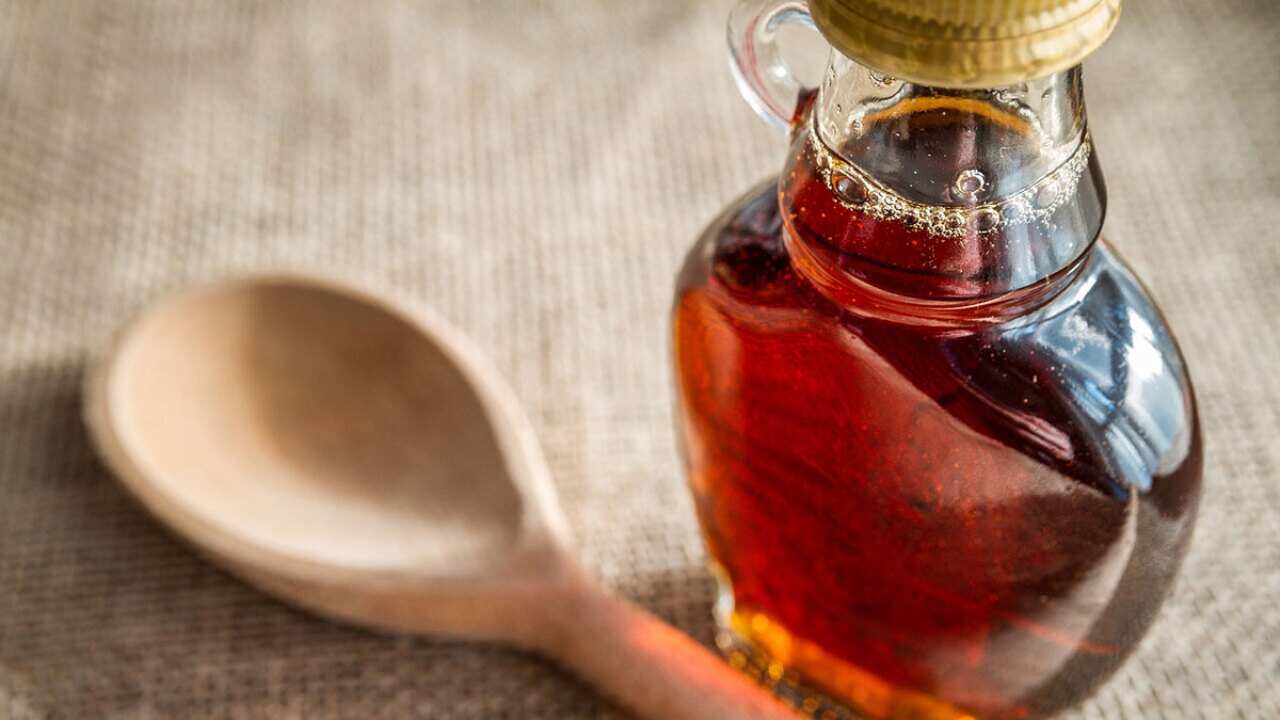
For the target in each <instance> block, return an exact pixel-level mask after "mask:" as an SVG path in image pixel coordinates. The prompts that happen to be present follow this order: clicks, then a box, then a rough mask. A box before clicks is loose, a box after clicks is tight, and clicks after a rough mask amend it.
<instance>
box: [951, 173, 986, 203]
mask: <svg viewBox="0 0 1280 720" xmlns="http://www.w3.org/2000/svg"><path fill="white" fill-rule="evenodd" d="M951 192H952V193H953V194H954V195H955V196H956V199H958V200H963V201H965V202H973V201H975V200H979V199H981V198H982V197H983V196H985V195H986V194H987V176H986V175H983V174H982V171H981V170H977V169H974V168H969V169H968V170H965V171H963V172H961V173H960V174H959V175H957V176H956V179H955V182H953V183H951Z"/></svg>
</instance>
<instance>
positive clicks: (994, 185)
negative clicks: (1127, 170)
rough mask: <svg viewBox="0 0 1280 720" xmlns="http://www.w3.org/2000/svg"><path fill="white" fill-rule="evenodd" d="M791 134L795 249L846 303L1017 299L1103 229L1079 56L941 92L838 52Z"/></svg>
mask: <svg viewBox="0 0 1280 720" xmlns="http://www.w3.org/2000/svg"><path fill="white" fill-rule="evenodd" d="M797 130H798V132H797V138H796V142H795V147H794V148H793V152H792V156H791V162H790V164H789V167H788V171H787V174H786V176H785V177H784V179H783V188H782V189H783V193H782V200H783V209H784V217H785V218H786V219H787V221H788V228H789V230H790V232H789V233H788V242H789V244H790V245H791V246H792V251H793V252H792V255H793V258H794V259H795V261H796V264H797V268H798V269H799V270H800V271H801V272H802V273H803V274H805V275H806V276H807V277H808V278H809V279H810V280H811V281H813V282H814V283H815V284H816V285H817V286H818V287H819V289H820V290H823V291H824V293H826V294H827V295H829V296H832V297H833V298H834V299H837V300H838V301H841V302H842V303H846V304H852V305H855V306H857V308H858V309H866V308H867V307H872V306H874V307H880V306H885V307H889V306H892V307H895V308H898V310H895V311H894V312H893V313H891V314H898V313H899V312H901V313H905V314H907V315H911V314H917V315H920V317H921V318H925V319H926V320H927V319H928V318H929V317H930V316H935V315H938V314H939V313H941V314H944V315H945V314H948V313H953V312H954V311H956V308H965V310H964V311H963V312H964V314H966V315H967V316H975V317H976V316H978V315H984V314H985V315H993V316H995V315H999V314H1000V313H995V312H994V311H993V308H996V307H998V306H999V307H1003V306H1005V305H1010V303H1011V302H1012V300H1013V299H1014V298H1022V299H1023V300H1020V301H1019V302H1017V303H1012V304H1013V305H1015V306H1017V307H1019V308H1020V307H1023V306H1024V305H1025V299H1026V298H1032V297H1039V296H1040V295H1044V294H1045V292H1047V290H1048V289H1051V287H1050V286H1056V285H1057V284H1059V283H1061V282H1062V281H1063V279H1064V278H1068V279H1069V276H1070V275H1071V274H1072V273H1070V272H1069V271H1070V270H1071V269H1072V268H1073V267H1075V266H1078V265H1079V264H1080V263H1082V262H1083V259H1084V257H1085V255H1086V254H1087V252H1088V249H1089V248H1090V247H1091V246H1092V243H1093V241H1094V239H1095V238H1096V237H1097V234H1098V231H1099V229H1100V227H1101V224H1102V217H1103V213H1104V208H1105V197H1104V194H1105V193H1104V189H1103V185H1102V178H1101V173H1100V172H1099V170H1098V166H1097V163H1096V161H1095V160H1094V157H1093V152H1092V144H1091V143H1090V141H1089V138H1088V132H1087V126H1086V122H1085V108H1084V95H1083V90H1082V84H1081V74H1080V69H1079V68H1078V67H1076V68H1073V69H1070V70H1067V71H1064V72H1061V73H1057V74H1055V75H1051V76H1048V77H1045V78H1042V79H1038V80H1035V81H1032V82H1028V83H1024V84H1020V85H1016V86H1010V87H1002V88H990V89H983V90H952V89H946V88H937V87H930V86H924V85H917V84H913V83H908V82H903V81H901V80H897V79H894V78H889V77H885V76H883V75H880V74H877V73H875V72H874V71H871V70H868V69H866V68H864V67H862V66H859V65H857V64H856V63H854V62H852V61H850V60H848V59H847V58H844V57H843V56H841V55H839V54H838V53H837V54H835V57H834V58H833V60H832V62H831V64H830V66H829V67H828V70H827V74H826V78H825V79H824V81H823V83H822V85H821V87H820V89H819V94H818V96H817V98H816V99H815V100H814V103H813V110H812V113H811V116H810V117H809V118H807V119H806V121H805V122H803V123H801V124H800V125H799V126H798V128H797ZM868 298H873V299H875V300H876V302H874V303H870V302H868ZM975 308H983V310H981V311H977V310H975Z"/></svg>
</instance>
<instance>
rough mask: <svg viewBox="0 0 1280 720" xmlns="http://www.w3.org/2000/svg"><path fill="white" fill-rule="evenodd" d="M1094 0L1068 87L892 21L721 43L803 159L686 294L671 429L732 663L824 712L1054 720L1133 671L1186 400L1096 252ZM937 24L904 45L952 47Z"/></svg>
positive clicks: (1138, 289)
mask: <svg viewBox="0 0 1280 720" xmlns="http://www.w3.org/2000/svg"><path fill="white" fill-rule="evenodd" d="M1047 4H1049V5H1055V4H1057V5H1073V6H1074V7H1076V9H1079V7H1080V6H1081V5H1082V3H1081V2H1079V0H1076V1H1074V2H1073V1H1072V0H1062V1H1061V2H1057V3H1055V2H1054V1H1053V0H1047ZM1083 4H1084V5H1089V2H1088V0H1086V1H1085V2H1084V3H1083ZM1094 4H1095V5H1097V6H1101V7H1102V11H1103V12H1106V11H1110V15H1107V16H1106V17H1105V18H1103V19H1102V20H1099V19H1098V18H1097V17H1094V18H1093V20H1092V22H1093V25H1090V26H1083V27H1082V26H1080V25H1078V24H1077V25H1076V26H1074V27H1072V26H1069V25H1070V23H1069V22H1066V21H1064V22H1062V23H1060V25H1061V27H1058V28H1057V29H1058V30H1062V31H1063V33H1064V34H1066V35H1070V36H1071V37H1074V38H1077V39H1078V38H1081V37H1086V38H1087V39H1088V40H1089V42H1088V43H1085V44H1084V45H1078V46H1076V47H1074V48H1073V49H1071V50H1070V51H1063V50H1061V46H1057V47H1058V51H1057V52H1058V55H1057V56H1056V59H1053V58H1051V60H1054V61H1053V62H1050V61H1048V60H1046V59H1045V58H1046V56H1047V55H1046V52H1045V51H1044V49H1043V48H1038V50H1039V52H1038V53H1037V52H1034V51H1035V50H1037V48H1032V50H1033V52H1019V50H1020V49H1021V50H1025V49H1026V47H1025V43H1026V42H1029V41H1019V42H1023V45H1020V46H1018V47H1015V48H1014V50H1013V51H1011V52H1008V53H1005V54H1003V55H1000V56H999V57H995V56H993V55H992V54H991V53H990V52H989V51H990V47H989V45H988V46H987V48H986V50H984V51H983V52H986V53H987V54H986V55H977V56H975V55H974V54H973V53H972V52H970V50H971V48H970V49H966V48H963V47H962V48H956V47H950V46H947V45H946V43H947V42H951V40H947V39H946V38H945V37H944V38H943V39H942V40H936V41H935V42H934V45H932V46H930V47H928V48H927V50H928V51H927V52H923V51H920V50H919V48H920V47H921V44H920V43H913V42H901V43H898V45H894V44H893V43H888V42H884V41H883V38H880V39H877V38H876V37H874V33H870V34H868V33H863V34H862V35H859V34H858V31H856V29H851V27H852V26H851V25H849V20H850V18H851V17H860V15H858V12H855V11H865V9H866V8H867V7H873V9H874V6H899V5H900V6H902V7H907V8H912V7H914V6H913V4H912V3H910V2H907V1H906V0H902V1H901V2H898V1H897V0H810V1H809V2H808V3H805V2H799V1H796V0H781V1H780V0H771V1H768V2H759V1H755V2H745V3H743V4H742V5H741V6H740V7H739V8H738V9H737V10H736V11H735V12H734V14H733V16H732V17H731V19H730V41H731V49H732V51H733V57H734V67H735V69H736V71H737V78H738V80H739V85H740V87H741V89H742V90H743V94H744V95H745V97H746V98H747V100H748V101H749V102H750V104H751V105H752V106H753V107H754V108H756V109H757V111H759V112H760V114H761V115H763V116H764V117H765V118H766V119H768V120H770V121H771V122H773V123H775V124H777V125H779V126H781V127H783V128H787V129H788V130H789V131H790V133H791V137H792V144H791V148H790V152H789V153H788V156H787V159H786V162H785V165H784V167H783V170H782V173H781V175H780V177H779V178H776V179H771V180H769V181H767V182H765V183H763V184H761V185H759V186H757V187H756V188H754V189H752V190H751V191H750V192H748V193H747V194H746V195H744V196H743V197H742V198H740V199H739V200H738V201H736V202H735V203H733V204H732V205H731V206H730V207H729V208H728V209H726V210H725V211H724V213H723V214H722V215H721V216H720V217H719V218H718V219H716V220H715V221H714V222H713V223H712V224H711V226H710V227H709V228H708V229H707V230H706V232H705V233H704V235H703V236H702V237H701V238H700V239H699V240H698V242H697V244H696V245H695V246H694V247H693V249H692V251H691V252H690V253H689V256H688V259H687V261H686V263H685V265H684V268H683V270H682V271H681V272H680V274H679V277H678V281H677V291H676V298H675V305H674V311H673V316H674V317H673V319H674V355H675V368H676V378H677V384H678V394H679V400H680V403H679V405H680V412H679V427H680V435H681V441H682V448H683V452H684V457H685V461H686V466H687V471H688V477H689V483H690V486H691V489H692V492H693V495H694V498H695V502H696V507H697V511H698V516H699V522H700V524H701V527H702V530H703V534H704V538H705V541H706V545H707V548H708V551H709V555H710V557H711V559H712V564H713V569H714V571H715V573H716V575H717V578H718V580H719V582H720V584H721V598H720V601H719V603H718V605H717V617H718V621H719V622H720V625H721V629H722V631H721V633H720V637H719V639H718V640H719V642H720V644H721V647H722V648H723V649H724V650H725V651H726V652H727V653H728V654H729V655H730V659H731V660H732V661H733V662H734V663H735V664H738V665H745V666H747V667H748V668H750V669H751V670H752V671H753V672H755V673H756V674H758V675H759V676H760V677H761V678H762V679H763V680H765V681H766V682H768V683H770V684H773V685H776V687H777V688H778V689H779V691H780V692H781V693H782V694H784V695H785V696H789V697H791V698H792V699H793V701H794V702H796V703H797V704H798V705H799V706H801V707H802V708H803V709H805V710H806V711H809V712H811V713H813V715H814V716H815V717H819V718H843V717H856V716H857V715H855V714H854V713H857V714H861V715H866V716H870V717H873V718H930V719H937V720H940V719H948V720H950V719H960V718H973V717H981V718H998V719H1003V718H1038V717H1045V716H1048V715H1050V714H1052V713H1054V712H1055V711H1057V710H1059V709H1061V708H1064V707H1066V706H1069V705H1071V704H1073V703H1075V702H1078V701H1079V700H1081V699H1082V698H1083V697H1085V696H1087V695H1088V694H1089V693H1090V692H1092V691H1093V690H1094V689H1096V687H1097V686H1098V685H1100V684H1101V683H1102V682H1103V681H1104V680H1105V679H1106V678H1107V677H1108V676H1109V675H1110V674H1111V673H1112V672H1113V671H1114V670H1115V669H1116V668H1117V667H1118V665H1119V664H1120V663H1121V662H1122V661H1123V659H1124V658H1125V657H1126V656H1127V654H1128V653H1129V652H1130V651H1131V650H1132V649H1133V647H1134V646H1135V644H1136V643H1137V642H1138V640H1139V639H1140V638H1141V637H1142V635H1143V634H1144V633H1145V631H1146V629H1147V627H1148V626H1149V625H1150V623H1151V621H1152V619H1153V617H1154V615H1155V613H1156V610H1157V609H1158V607H1159V605H1160V603H1161V602H1162V599H1163V597H1164V595H1165V593H1166V591H1167V589H1168V587H1169V585H1170V582H1171V580H1172V579H1173V577H1174V575H1175V573H1176V571H1177V568H1178V565H1179V563H1180V561H1181V558H1182V556H1183V554H1184V552H1185V549H1186V546H1187V542H1188V539H1189V536H1190V533H1191V529H1192V525H1193V522H1194V518H1195V515H1196V508H1197V504H1198V500H1199V493H1200V474H1201V447H1200V433H1199V427H1198V421H1197V415H1196V405H1195V398H1194V395H1193V392H1192V389H1191V385H1190V382H1189V380H1188V377H1187V374H1186V369H1185V366H1184V363H1183V359H1182V357H1181V355H1180V353H1179V351H1178V348H1177V345H1176V343H1175V341H1174V339H1173V337H1172V335H1171V334H1170V331H1169V329H1168V327H1167V326H1166V324H1165V321H1164V319H1163V318H1162V317H1161V315H1160V312H1159V310H1158V309H1157V308H1156V306H1155V305H1154V303H1153V301H1152V300H1151V298H1150V296H1149V295H1148V294H1147V292H1146V290H1144V288H1143V287H1142V285H1141V284H1140V283H1139V281H1138V280H1137V279H1136V278H1135V277H1134V275H1133V273H1132V272H1131V271H1130V270H1129V269H1128V268H1127V267H1126V266H1125V265H1124V263H1123V262H1122V261H1121V260H1120V258H1119V257H1118V255H1117V254H1116V252H1115V250H1114V249H1113V248H1112V247H1111V246H1110V245H1109V244H1108V243H1107V242H1106V241H1104V240H1100V239H1099V232H1100V229H1101V227H1102V220H1103V215H1104V212H1105V208H1106V199H1105V190H1104V186H1103V182H1102V175H1101V172H1100V170H1099V164H1098V160H1097V155H1096V153H1095V152H1094V147H1093V143H1092V142H1091V140H1090V137H1089V133H1088V129H1087V124H1086V120H1085V111H1084V96H1083V92H1082V86H1081V71H1080V67H1079V61H1080V59H1082V58H1083V56H1084V55H1085V54H1087V52H1089V51H1090V50H1091V49H1092V48H1093V47H1096V46H1097V44H1100V43H1101V40H1102V39H1103V38H1105V36H1106V34H1107V32H1108V31H1109V30H1110V27H1111V25H1112V24H1114V20H1115V14H1116V13H1117V12H1118V0H1099V1H1098V2H1097V3H1094ZM918 5H920V6H922V7H926V9H925V10H920V12H921V13H925V14H927V13H928V12H929V10H928V9H927V8H933V7H935V6H939V5H946V4H945V3H944V4H938V3H920V4H918ZM952 5H958V6H967V5H974V6H976V4H975V3H964V2H961V3H953V4H952ZM1040 5H1046V2H1045V1H1038V0H1027V1H1023V2H1018V1H1016V0H1002V1H1001V2H994V3H987V4H986V5H984V6H983V7H984V8H986V10H985V11H984V12H997V11H1001V10H1003V11H1004V12H1009V13H1016V12H1017V11H1018V8H1022V7H1023V6H1040ZM850 8H852V10H850ZM1033 9H1034V8H1033ZM1040 9H1043V8H1040ZM811 11H812V16H811V15H810V12H811ZM904 12H907V13H909V12H914V10H908V11H904ZM939 12H942V13H946V12H948V11H947V10H946V9H945V8H944V9H943V10H940V11H939ZM975 12H976V11H975ZM864 14H865V13H864ZM979 14H981V13H979ZM1084 15H1087V13H1085V14H1084ZM1082 16H1083V15H1081V16H1076V20H1075V22H1077V23H1079V22H1081V21H1080V17H1082ZM895 17H899V18H901V17H903V15H901V14H900V15H899V16H895ZM1038 17H1039V18H1040V20H1041V21H1042V20H1043V17H1044V16H1043V15H1040V16H1038ZM1054 17H1058V16H1054ZM815 18H817V19H818V21H819V22H818V23H817V26H818V29H819V30H820V31H821V32H822V33H823V35H824V36H825V37H826V38H827V39H828V40H829V41H830V42H832V44H833V45H834V46H835V47H834V49H833V50H832V53H831V59H830V62H829V66H828V68H827V70H826V74H825V77H824V79H823V81H822V84H821V87H820V88H817V89H816V90H810V89H806V88H803V87H801V86H800V85H799V83H798V82H797V81H796V80H795V79H794V77H793V76H792V75H791V73H790V72H789V71H788V70H787V68H786V66H785V64H783V63H782V62H781V60H780V59H779V53H778V49H777V46H776V43H775V42H774V38H775V35H776V32H777V30H778V28H779V27H780V26H781V25H783V24H786V23H803V24H809V25H811V26H812V24H813V22H814V19H815ZM998 19H999V18H995V19H993V18H990V17H985V18H979V21H981V22H986V21H992V22H995V21H996V20H998ZM1016 19H1017V18H1014V20H1016ZM928 20H929V18H925V19H924V20H921V21H920V22H919V23H917V24H916V25H915V26H911V27H908V30H912V29H913V28H914V31H918V32H921V33H927V32H936V34H937V35H938V36H941V35H944V34H945V33H941V32H937V28H938V27H939V26H940V25H941V24H944V23H940V22H938V21H937V18H933V19H932V20H934V22H933V23H932V24H930V23H929V22H928ZM1007 25H1008V23H1006V25H1005V26H1007ZM1002 27H1004V26H1002ZM930 28H933V29H932V30H931V29H930ZM881 29H883V28H881ZM891 29H892V28H891ZM1040 29H1041V30H1042V31H1043V28H1040ZM885 32H886V33H887V32H888V31H885ZM894 32H897V33H898V34H899V36H900V37H901V36H903V35H904V34H909V32H908V31H906V30H902V28H897V29H896V30H894ZM890 34H891V33H890ZM956 34H957V33H955V32H952V33H951V34H950V35H949V36H948V37H952V38H954V37H955V36H956ZM979 34H980V33H979ZM1051 34H1052V33H1046V32H1041V33H1040V34H1039V35H1038V36H1037V37H1038V38H1040V39H1041V40H1043V39H1044V38H1045V37H1046V36H1047V35H1051ZM926 39H927V38H926ZM1014 42H1015V41H1010V43H1014ZM903 47H905V48H907V50H906V51H905V54H903V53H901V52H900V53H899V54H898V55H895V54H894V53H895V52H896V51H900V50H901V48H903ZM895 48H896V49H897V50H895ZM912 48H914V49H912ZM966 53H967V54H966ZM851 56H858V57H870V58H873V59H874V60H875V62H876V63H877V66H876V67H870V66H867V65H864V64H862V63H860V62H858V61H855V60H854V59H852V57H851ZM1027 57H1037V58H1039V60H1038V61H1037V62H1036V63H1030V62H1028V61H1027V60H1026V58H1027ZM975 58H976V59H975ZM984 58H986V59H985V60H984ZM993 58H994V59H993ZM984 63H985V64H984ZM957 68H959V69H957ZM907 77H913V78H915V80H909V79H907ZM824 713H825V714H824Z"/></svg>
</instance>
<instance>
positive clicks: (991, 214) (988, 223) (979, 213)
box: [969, 207, 1000, 233]
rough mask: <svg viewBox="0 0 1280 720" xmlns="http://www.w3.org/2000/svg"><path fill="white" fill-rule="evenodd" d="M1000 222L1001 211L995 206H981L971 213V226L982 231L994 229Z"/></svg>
mask: <svg viewBox="0 0 1280 720" xmlns="http://www.w3.org/2000/svg"><path fill="white" fill-rule="evenodd" d="M999 224H1000V213H998V212H996V210H995V208H989V207H986V208H979V209H977V210H975V211H973V213H972V214H970V215H969V227H971V228H973V229H974V230H977V231H978V232H980V233H984V232H989V231H991V230H994V229H995V228H996V226H997V225H999Z"/></svg>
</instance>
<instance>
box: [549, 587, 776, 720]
mask: <svg viewBox="0 0 1280 720" xmlns="http://www.w3.org/2000/svg"><path fill="white" fill-rule="evenodd" d="M556 614H557V616H558V618H557V619H558V620H559V623H558V624H559V626H560V627H559V630H560V631H559V632H557V633H555V634H554V637H555V640H554V641H552V642H551V643H550V645H552V647H548V648H546V650H547V651H548V654H551V655H554V656H555V657H556V658H557V659H558V660H560V661H561V662H563V663H565V664H566V665H568V666H569V667H570V668H572V669H573V670H575V671H576V672H577V673H578V674H579V675H581V676H582V677H583V678H585V679H586V680H588V681H590V682H591V683H592V684H594V685H595V686H596V687H598V688H600V689H601V690H603V691H604V692H605V693H606V694H608V695H610V696H611V697H613V698H614V699H615V700H617V701H619V702H621V703H622V704H623V705H624V706H626V707H628V708H630V709H631V710H633V711H635V712H636V713H638V714H639V715H640V717H642V718H646V720H796V719H797V718H798V717H800V716H799V715H798V714H797V713H796V711H794V710H792V709H791V708H790V707H789V706H787V705H786V704H784V703H783V702H782V701H780V700H778V699H777V698H775V697H773V696H772V695H770V694H769V693H768V692H766V691H765V690H764V689H763V688H761V687H759V686H758V685H756V684H754V683H753V682H752V681H751V680H750V679H748V678H747V677H746V675H744V674H742V673H739V672H738V671H736V670H734V669H732V668H730V667H729V666H728V665H727V664H726V663H725V662H724V661H722V660H720V659H719V658H717V657H716V656H715V655H713V654H712V653H711V652H710V651H709V650H707V649H706V648H705V647H703V646H702V645H699V644H698V643H696V642H694V641H693V640H692V639H691V638H689V637H688V636H687V635H685V634H684V633H682V632H680V631H679V630H677V629H676V628H674V627H672V626H671V625H668V624H667V623H665V622H663V621H661V620H659V619H658V618H656V617H654V616H653V615H651V614H650V613H648V612H646V611H644V610H642V609H640V608H639V607H637V606H635V605H633V604H631V603H629V602H626V601H624V600H621V599H619V598H617V597H615V596H613V595H610V594H608V593H606V592H604V591H603V590H600V589H597V588H594V587H590V586H588V587H585V588H583V589H582V590H581V591H580V592H577V593H575V596H574V602H570V603H566V604H565V606H564V607H563V608H562V609H560V611H559V612H557V613H556Z"/></svg>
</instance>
